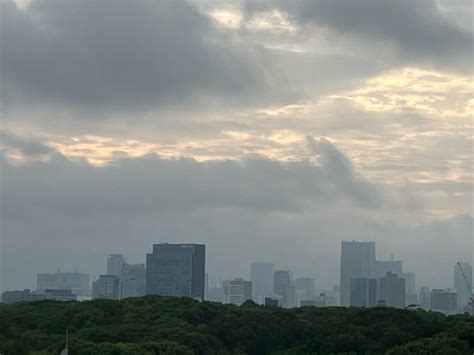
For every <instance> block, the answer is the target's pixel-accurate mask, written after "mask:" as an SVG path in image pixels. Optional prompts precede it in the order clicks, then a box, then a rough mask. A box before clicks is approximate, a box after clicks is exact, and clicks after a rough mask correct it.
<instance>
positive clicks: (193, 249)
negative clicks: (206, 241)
mask: <svg viewBox="0 0 474 355" xmlns="http://www.w3.org/2000/svg"><path fill="white" fill-rule="evenodd" d="M205 257H206V246H205V245H203V244H168V243H160V244H154V245H153V253H151V254H147V255H146V293H147V294H149V295H150V294H157V295H167V296H187V297H193V298H200V299H204V278H205Z"/></svg>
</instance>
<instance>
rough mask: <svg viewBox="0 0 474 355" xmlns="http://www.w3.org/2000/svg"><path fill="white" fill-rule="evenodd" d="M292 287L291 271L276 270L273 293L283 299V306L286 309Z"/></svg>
mask: <svg viewBox="0 0 474 355" xmlns="http://www.w3.org/2000/svg"><path fill="white" fill-rule="evenodd" d="M290 286H291V275H290V271H289V270H276V271H275V273H274V274H273V292H274V294H275V295H277V296H279V297H280V299H281V302H280V304H281V306H282V307H284V308H286V307H287V306H288V305H287V301H288V300H287V298H288V297H287V296H288V288H289V287H290Z"/></svg>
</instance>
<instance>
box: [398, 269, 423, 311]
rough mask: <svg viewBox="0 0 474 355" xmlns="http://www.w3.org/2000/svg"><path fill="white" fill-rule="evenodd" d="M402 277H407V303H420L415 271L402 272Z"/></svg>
mask: <svg viewBox="0 0 474 355" xmlns="http://www.w3.org/2000/svg"><path fill="white" fill-rule="evenodd" d="M400 277H401V278H403V279H405V295H406V305H407V306H409V305H417V304H419V301H418V295H417V293H416V282H415V274H414V273H413V272H402V273H401V274H400Z"/></svg>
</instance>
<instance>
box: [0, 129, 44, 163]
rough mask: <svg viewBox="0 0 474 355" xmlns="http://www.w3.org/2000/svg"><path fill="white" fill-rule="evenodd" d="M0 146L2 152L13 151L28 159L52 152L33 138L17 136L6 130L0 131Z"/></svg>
mask: <svg viewBox="0 0 474 355" xmlns="http://www.w3.org/2000/svg"><path fill="white" fill-rule="evenodd" d="M0 146H1V147H2V149H3V150H4V151H5V150H6V151H9V150H14V151H18V152H19V153H21V154H23V155H26V156H30V157H36V156H40V155H44V154H48V153H50V152H51V151H52V148H51V147H49V146H48V145H46V144H44V143H43V142H42V141H41V140H39V139H37V138H35V137H23V136H18V135H16V134H14V133H12V132H9V131H6V130H0Z"/></svg>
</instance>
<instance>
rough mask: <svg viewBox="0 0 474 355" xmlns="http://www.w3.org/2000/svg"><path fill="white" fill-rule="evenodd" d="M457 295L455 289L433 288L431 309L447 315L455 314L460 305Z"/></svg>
mask: <svg viewBox="0 0 474 355" xmlns="http://www.w3.org/2000/svg"><path fill="white" fill-rule="evenodd" d="M457 296H458V295H457V293H456V292H455V291H453V290H443V289H433V290H431V310H433V311H438V312H442V313H444V314H447V315H451V314H455V313H456V312H457V305H458V297H457Z"/></svg>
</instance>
